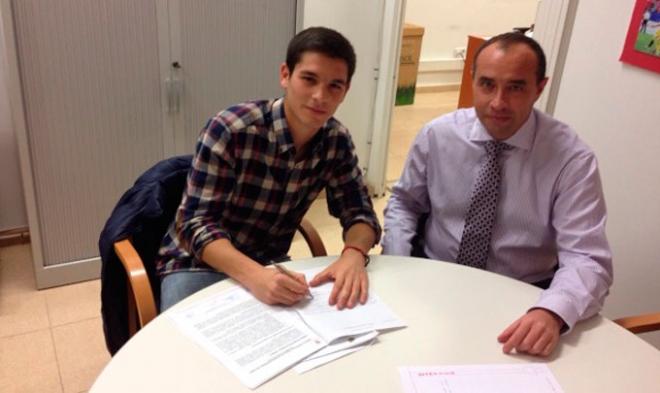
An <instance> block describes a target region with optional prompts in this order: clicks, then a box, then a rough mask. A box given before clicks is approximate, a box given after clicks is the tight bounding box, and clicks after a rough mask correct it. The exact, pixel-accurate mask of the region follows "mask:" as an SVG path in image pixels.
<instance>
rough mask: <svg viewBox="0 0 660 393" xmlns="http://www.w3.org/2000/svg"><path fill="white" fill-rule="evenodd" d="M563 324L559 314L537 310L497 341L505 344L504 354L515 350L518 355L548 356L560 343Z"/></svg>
mask: <svg viewBox="0 0 660 393" xmlns="http://www.w3.org/2000/svg"><path fill="white" fill-rule="evenodd" d="M563 323H564V322H563V321H562V320H561V318H560V317H559V316H557V314H555V313H553V312H551V311H549V310H546V309H542V308H535V309H533V310H531V311H529V312H528V313H527V314H525V315H523V316H522V317H520V318H519V319H518V320H516V321H515V322H514V323H512V324H511V325H510V326H509V327H507V328H506V329H505V330H504V331H503V332H502V333H500V335H499V336H498V337H497V341H499V342H500V343H503V344H504V346H503V347H502V350H503V351H504V353H510V352H511V351H512V350H513V349H515V350H516V352H518V353H528V354H530V355H536V356H548V355H550V354H551V353H552V351H553V350H554V349H555V347H556V346H557V343H558V342H559V331H560V329H561V327H562V326H563Z"/></svg>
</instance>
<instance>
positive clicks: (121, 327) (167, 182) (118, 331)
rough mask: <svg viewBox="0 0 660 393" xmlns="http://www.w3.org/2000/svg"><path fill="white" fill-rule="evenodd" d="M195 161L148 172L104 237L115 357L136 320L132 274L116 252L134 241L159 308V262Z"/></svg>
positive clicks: (109, 338) (109, 335) (105, 296)
mask: <svg viewBox="0 0 660 393" xmlns="http://www.w3.org/2000/svg"><path fill="white" fill-rule="evenodd" d="M191 161H192V156H191V155H187V156H179V157H173V158H169V159H166V160H163V161H161V162H159V163H157V164H156V165H154V166H153V167H152V168H150V169H149V170H147V171H146V172H145V173H144V174H142V175H141V176H140V177H139V178H138V179H137V181H136V182H135V184H134V185H133V187H131V188H130V189H129V190H128V191H126V192H125V193H124V195H123V196H122V197H121V199H120V200H119V202H118V203H117V206H115V208H114V210H113V211H112V213H111V215H110V218H109V219H108V221H107V222H106V224H105V227H104V228H103V231H102V232H101V236H100V239H99V251H100V255H101V261H102V264H101V314H102V317H103V329H104V333H105V339H106V346H107V347H108V350H109V351H110V353H111V354H114V353H115V352H116V351H118V350H119V348H120V347H121V346H122V345H123V344H124V343H125V342H126V341H127V340H128V339H129V338H130V331H129V328H128V326H129V318H130V317H131V315H130V313H129V296H128V295H127V293H128V290H129V286H128V285H127V282H126V270H125V269H124V267H123V266H122V263H121V262H120V260H119V259H118V257H117V255H116V253H115V250H114V244H115V243H116V242H118V241H120V240H123V239H129V238H130V239H131V244H132V246H133V247H134V249H135V250H136V252H137V254H138V255H139V257H140V259H141V261H142V264H143V266H144V270H145V272H146V275H147V277H148V279H149V282H150V285H151V288H152V294H153V296H154V299H155V304H156V306H157V305H158V302H159V300H160V299H159V295H160V280H159V279H158V277H157V276H156V268H155V263H154V260H155V257H156V255H157V251H158V248H159V247H160V243H161V241H162V239H163V236H164V234H165V232H166V231H167V228H168V226H169V224H170V223H171V222H172V220H173V219H174V215H175V213H176V209H177V207H178V205H179V203H180V202H181V196H182V195H183V190H184V187H185V183H186V177H187V174H188V170H189V169H190V163H191Z"/></svg>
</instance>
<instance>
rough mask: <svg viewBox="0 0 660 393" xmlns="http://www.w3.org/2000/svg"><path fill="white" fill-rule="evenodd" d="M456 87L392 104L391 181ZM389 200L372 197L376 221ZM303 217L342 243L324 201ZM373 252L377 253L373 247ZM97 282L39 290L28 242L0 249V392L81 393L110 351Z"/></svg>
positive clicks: (331, 250)
mask: <svg viewBox="0 0 660 393" xmlns="http://www.w3.org/2000/svg"><path fill="white" fill-rule="evenodd" d="M457 98H458V92H457V91H451V92H442V93H424V94H419V93H418V94H417V97H416V100H415V104H414V105H410V106H402V107H396V108H395V110H394V119H393V126H392V133H391V138H390V155H389V161H388V169H387V181H388V182H389V183H391V182H393V181H395V180H396V178H397V177H398V176H399V174H400V172H401V169H402V168H403V163H404V160H405V156H406V153H407V150H408V146H409V145H410V143H411V141H412V140H413V139H414V136H415V135H416V133H417V131H418V130H419V128H420V127H421V125H422V124H424V123H425V122H427V121H428V120H430V119H431V118H433V117H436V116H438V115H439V114H441V113H445V112H449V111H451V110H453V109H454V108H455V106H456V102H457ZM387 197H388V196H385V197H383V198H378V199H375V200H374V205H375V208H376V211H377V212H378V214H379V216H380V218H381V220H382V212H383V209H384V208H385V204H386V203H387ZM307 217H308V218H309V219H310V220H311V221H312V223H313V224H314V226H315V227H316V229H317V230H318V231H319V233H320V235H321V238H322V239H323V241H324V243H325V245H326V248H327V251H328V254H330V255H332V254H338V253H339V252H340V251H341V248H342V242H341V231H340V229H339V224H338V223H337V221H336V220H335V219H334V218H332V217H330V216H329V215H328V213H327V207H326V206H325V200H319V201H317V202H315V203H314V205H313V207H312V208H311V209H310V211H309V213H308V215H307ZM374 252H379V250H378V249H377V250H374ZM291 255H292V257H294V258H300V257H306V256H309V255H310V254H309V251H308V250H307V249H306V248H305V244H304V242H303V241H302V239H295V240H294V244H293V245H292V248H291ZM99 292H100V282H99V281H98V280H94V281H88V282H84V283H79V284H72V285H67V286H63V287H59V288H52V289H46V290H42V291H37V290H36V289H35V281H34V273H33V268H32V261H31V255H30V248H29V246H28V245H16V246H11V247H6V248H0V392H2V393H18V392H21V393H28V392H38V393H50V392H57V393H79V392H86V391H87V390H88V389H89V388H90V387H91V385H92V383H93V382H94V379H95V378H96V376H97V375H98V374H99V373H100V372H101V370H102V369H103V367H104V366H105V364H106V363H107V362H108V361H109V360H110V356H109V355H108V352H107V351H106V349H105V344H104V340H103V329H102V324H101V318H100V308H101V305H100V295H99Z"/></svg>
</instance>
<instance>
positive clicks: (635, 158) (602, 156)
mask: <svg viewBox="0 0 660 393" xmlns="http://www.w3.org/2000/svg"><path fill="white" fill-rule="evenodd" d="M607 3H608V4H607V6H603V2H602V1H601V0H581V1H580V2H579V5H578V9H577V14H576V19H575V24H574V27H573V33H572V38H571V43H570V47H569V51H568V54H567V58H566V63H565V66H564V73H563V77H562V80H561V85H560V86H559V92H558V97H557V104H556V107H555V116H556V117H557V118H559V119H561V120H563V121H565V122H567V123H569V124H571V125H572V126H574V127H575V129H576V130H577V132H578V133H579V134H580V135H581V136H582V137H583V139H584V140H585V141H586V142H587V143H588V144H589V145H590V146H591V147H592V148H593V149H594V150H595V152H596V155H597V156H598V159H599V162H600V169H601V176H602V179H603V183H604V189H605V198H606V201H607V206H608V213H609V220H608V236H609V240H610V243H611V246H612V250H613V253H614V286H613V288H612V291H611V294H610V296H609V298H608V300H607V302H606V306H605V311H604V314H605V315H606V316H607V317H610V318H615V317H620V316H624V315H629V314H636V313H643V312H653V311H655V312H660V122H658V119H659V117H658V105H659V104H660V74H656V73H653V72H650V71H646V70H643V69H641V68H637V67H634V66H631V65H627V64H623V63H621V62H619V61H618V59H619V56H620V55H621V49H622V48H623V42H624V39H625V36H626V32H627V28H628V23H629V20H630V16H631V14H632V9H633V5H634V2H633V1H610V2H607ZM643 337H644V338H645V339H647V340H648V341H649V342H651V343H653V344H654V345H655V346H656V347H658V348H660V333H649V334H646V335H643Z"/></svg>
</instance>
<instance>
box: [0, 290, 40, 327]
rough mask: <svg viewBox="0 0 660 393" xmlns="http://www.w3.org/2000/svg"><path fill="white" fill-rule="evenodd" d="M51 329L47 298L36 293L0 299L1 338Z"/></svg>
mask: <svg viewBox="0 0 660 393" xmlns="http://www.w3.org/2000/svg"><path fill="white" fill-rule="evenodd" d="M48 327H49V322H48V311H47V309H46V298H45V296H44V295H43V294H42V293H40V292H37V291H36V290H35V291H32V292H25V293H22V294H18V295H7V296H5V295H3V296H2V297H0V337H8V336H14V335H17V334H24V333H29V332H34V331H36V330H41V329H47V328H48Z"/></svg>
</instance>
